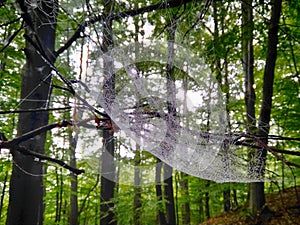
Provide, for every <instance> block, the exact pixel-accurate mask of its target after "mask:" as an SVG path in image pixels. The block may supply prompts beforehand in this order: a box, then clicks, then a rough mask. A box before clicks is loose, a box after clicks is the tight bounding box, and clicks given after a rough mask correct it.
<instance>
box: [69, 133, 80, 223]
mask: <svg viewBox="0 0 300 225" xmlns="http://www.w3.org/2000/svg"><path fill="white" fill-rule="evenodd" d="M77 139H78V134H76V135H75V136H74V137H72V134H70V142H71V146H70V166H72V167H73V168H76V156H75V154H76V152H75V149H76V145H77ZM70 177H71V196H70V224H72V225H78V199H77V186H78V180H77V175H76V174H74V173H72V172H71V173H70Z"/></svg>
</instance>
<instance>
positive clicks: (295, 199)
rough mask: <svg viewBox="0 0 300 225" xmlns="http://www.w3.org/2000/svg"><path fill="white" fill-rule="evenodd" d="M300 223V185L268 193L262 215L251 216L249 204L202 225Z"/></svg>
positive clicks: (295, 224)
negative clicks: (248, 211) (248, 209)
mask: <svg viewBox="0 0 300 225" xmlns="http://www.w3.org/2000/svg"><path fill="white" fill-rule="evenodd" d="M212 224H218V225H237V224H242V225H258V224H260V225H297V224H299V225H300V187H297V188H295V187H293V188H289V189H286V190H284V191H281V192H275V193H272V194H267V195H266V205H265V207H264V210H262V213H260V215H256V216H253V215H252V216H251V215H250V214H249V213H247V206H245V207H243V208H239V209H237V210H234V211H231V212H228V213H225V214H223V215H220V216H217V217H214V218H211V219H209V220H208V221H205V222H203V223H201V224H200V225H212Z"/></svg>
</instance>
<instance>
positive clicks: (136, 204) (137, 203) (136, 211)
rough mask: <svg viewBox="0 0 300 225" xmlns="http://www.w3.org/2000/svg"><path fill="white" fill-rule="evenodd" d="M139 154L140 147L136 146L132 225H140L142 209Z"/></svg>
mask: <svg viewBox="0 0 300 225" xmlns="http://www.w3.org/2000/svg"><path fill="white" fill-rule="evenodd" d="M140 164H141V153H140V146H139V145H138V144H137V145H136V152H135V157H134V199H133V222H134V225H139V224H141V221H140V220H141V219H140V215H141V212H140V209H141V207H142V202H141V198H142V190H141V170H140Z"/></svg>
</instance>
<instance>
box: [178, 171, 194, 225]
mask: <svg viewBox="0 0 300 225" xmlns="http://www.w3.org/2000/svg"><path fill="white" fill-rule="evenodd" d="M180 188H181V193H182V197H183V198H184V203H183V205H182V223H183V224H190V223H191V210H190V197H189V182H188V175H187V174H186V173H183V172H181V181H180Z"/></svg>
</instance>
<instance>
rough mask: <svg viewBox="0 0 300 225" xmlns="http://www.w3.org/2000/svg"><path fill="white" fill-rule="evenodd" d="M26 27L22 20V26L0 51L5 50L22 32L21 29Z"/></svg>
mask: <svg viewBox="0 0 300 225" xmlns="http://www.w3.org/2000/svg"><path fill="white" fill-rule="evenodd" d="M23 27H24V22H22V24H21V26H20V28H19V29H18V30H16V31H15V32H14V33H13V34H12V35H11V36H10V37H9V38H8V40H7V43H6V44H5V45H4V46H3V47H2V48H1V49H0V52H3V51H4V50H5V49H6V48H7V47H8V46H10V44H11V42H12V41H13V40H14V39H15V37H16V36H17V35H18V34H19V33H20V31H21V30H22V29H23Z"/></svg>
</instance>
